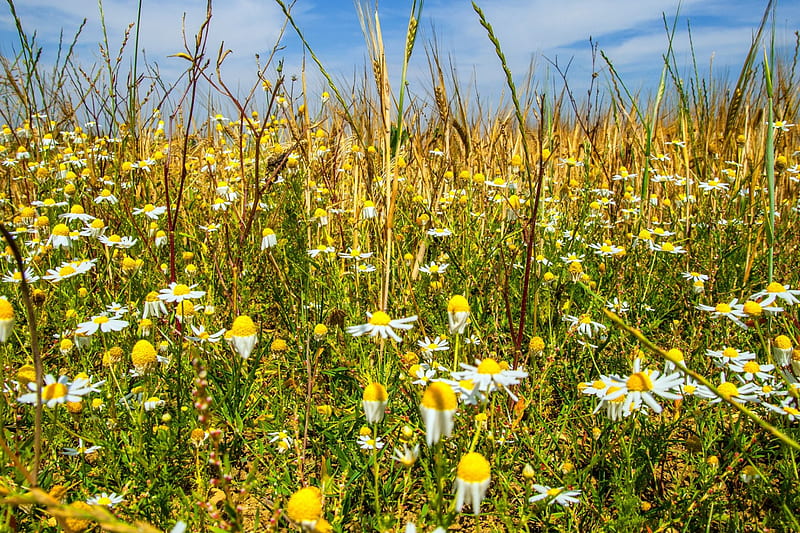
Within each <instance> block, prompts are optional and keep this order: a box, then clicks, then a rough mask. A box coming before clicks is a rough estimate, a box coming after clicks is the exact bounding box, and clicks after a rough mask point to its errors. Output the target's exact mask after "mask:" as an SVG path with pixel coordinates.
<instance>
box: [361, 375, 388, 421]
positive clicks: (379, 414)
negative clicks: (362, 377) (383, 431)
mask: <svg viewBox="0 0 800 533" xmlns="http://www.w3.org/2000/svg"><path fill="white" fill-rule="evenodd" d="M388 401H389V394H388V393H387V392H386V387H384V386H383V385H381V384H380V383H370V384H369V385H367V386H366V387H365V388H364V394H363V396H362V401H361V405H362V406H363V407H364V414H365V415H366V416H367V422H368V423H370V424H377V423H379V422H380V421H381V420H383V414H384V412H385V411H386V404H387V403H388Z"/></svg>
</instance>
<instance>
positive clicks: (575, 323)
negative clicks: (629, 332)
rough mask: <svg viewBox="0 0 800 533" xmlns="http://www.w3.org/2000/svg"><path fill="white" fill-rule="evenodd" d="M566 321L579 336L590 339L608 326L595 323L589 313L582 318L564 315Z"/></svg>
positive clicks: (581, 316)
mask: <svg viewBox="0 0 800 533" xmlns="http://www.w3.org/2000/svg"><path fill="white" fill-rule="evenodd" d="M564 321H565V322H569V323H570V326H571V328H570V329H571V330H572V331H576V332H578V334H580V335H583V336H584V337H588V338H590V339H591V338H594V336H595V335H597V334H598V333H600V332H601V331H604V330H605V329H606V326H604V325H603V324H601V323H600V322H595V321H593V320H592V317H591V316H590V315H589V314H588V313H584V314H582V315H580V316H573V315H564Z"/></svg>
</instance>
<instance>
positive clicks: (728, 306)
mask: <svg viewBox="0 0 800 533" xmlns="http://www.w3.org/2000/svg"><path fill="white" fill-rule="evenodd" d="M696 309H698V310H700V311H706V312H709V313H711V318H727V319H729V320H730V321H731V322H733V323H734V324H736V325H737V326H739V327H740V328H742V329H747V325H746V324H745V323H744V322H742V321H741V319H742V318H744V317H745V316H747V315H746V314H745V312H744V310H743V309H742V306H741V305H739V300H738V299H737V298H734V299H733V300H731V301H730V303H720V304H717V305H715V306H714V307H711V306H709V305H698V306H697V307H696Z"/></svg>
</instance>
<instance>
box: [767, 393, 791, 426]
mask: <svg viewBox="0 0 800 533" xmlns="http://www.w3.org/2000/svg"><path fill="white" fill-rule="evenodd" d="M794 403H795V399H794V398H786V399H785V400H783V401H782V402H781V404H780V405H772V404H769V403H765V404H764V406H765V407H767V408H768V409H770V410H771V411H775V412H776V413H778V414H781V415H784V416H785V417H786V418H788V419H789V421H790V422H797V421H800V409H798V408H797V407H796V405H792V404H794Z"/></svg>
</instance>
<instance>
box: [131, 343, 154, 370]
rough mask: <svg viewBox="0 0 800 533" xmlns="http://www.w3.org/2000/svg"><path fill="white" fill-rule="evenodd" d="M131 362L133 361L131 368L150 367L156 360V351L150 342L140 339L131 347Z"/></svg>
mask: <svg viewBox="0 0 800 533" xmlns="http://www.w3.org/2000/svg"><path fill="white" fill-rule="evenodd" d="M131 360H132V361H133V366H135V367H137V368H141V367H146V366H149V365H152V364H154V363H155V362H156V360H157V357H156V349H155V348H154V347H153V345H152V344H150V341H147V340H144V339H142V340H140V341H139V342H137V343H136V344H134V345H133V350H132V351H131Z"/></svg>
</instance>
